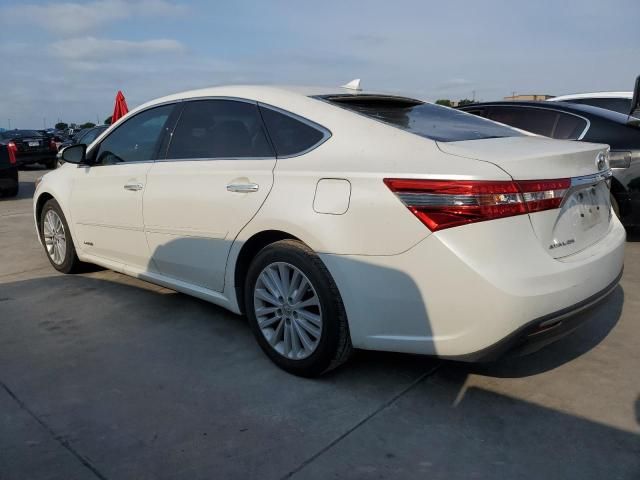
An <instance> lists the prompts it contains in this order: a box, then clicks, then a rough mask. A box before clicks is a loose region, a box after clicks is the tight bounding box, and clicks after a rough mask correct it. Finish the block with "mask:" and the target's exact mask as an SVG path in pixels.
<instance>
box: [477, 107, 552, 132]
mask: <svg viewBox="0 0 640 480" xmlns="http://www.w3.org/2000/svg"><path fill="white" fill-rule="evenodd" d="M489 118H490V119H491V120H495V121H496V122H500V123H504V124H506V125H511V126H512V127H516V128H520V129H522V130H526V131H527V132H531V133H536V134H538V135H544V136H545V137H550V136H551V134H552V132H553V127H554V125H555V123H556V119H557V118H558V112H555V111H553V110H543V109H540V108H526V107H491V109H490V110H489Z"/></svg>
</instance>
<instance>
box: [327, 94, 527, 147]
mask: <svg viewBox="0 0 640 480" xmlns="http://www.w3.org/2000/svg"><path fill="white" fill-rule="evenodd" d="M323 99H324V100H326V101H329V102H330V103H333V104H334V105H338V106H340V107H343V108H346V109H348V110H352V111H354V112H358V113H360V114H362V115H366V116H367V117H370V118H374V119H376V120H380V121H381V122H384V123H387V124H389V125H393V126H394V127H398V128H401V129H403V130H406V131H408V132H411V133H415V134H416V135H420V136H421V137H425V138H429V139H431V140H436V141H438V142H456V141H461V140H479V139H484V138H500V137H519V136H522V135H523V134H521V133H520V132H518V131H517V130H514V129H512V128H509V127H505V126H503V125H499V124H497V123H495V122H492V121H490V120H485V119H484V118H480V117H477V116H475V115H471V114H468V113H466V112H462V111H459V110H455V109H453V108H449V107H442V106H440V105H434V104H431V103H422V102H420V101H418V100H413V99H404V98H398V97H376V96H372V97H369V98H367V96H366V95H360V96H351V95H349V96H328V97H323Z"/></svg>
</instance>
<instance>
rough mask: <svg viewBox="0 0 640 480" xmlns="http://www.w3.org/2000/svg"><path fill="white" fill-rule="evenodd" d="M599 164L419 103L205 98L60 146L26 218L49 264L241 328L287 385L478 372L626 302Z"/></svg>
mask: <svg viewBox="0 0 640 480" xmlns="http://www.w3.org/2000/svg"><path fill="white" fill-rule="evenodd" d="M607 154H608V149H607V146H606V145H595V144H588V143H578V142H568V141H557V140H551V139H546V138H541V137H533V136H528V135H526V134H523V133H521V132H519V131H517V130H513V129H511V128H509V127H506V126H504V125H501V124H497V123H494V122H491V121H488V120H485V119H482V118H479V117H476V116H474V115H470V114H467V113H464V112H460V111H456V110H453V109H449V108H446V107H440V106H437V105H433V104H429V103H425V102H422V101H419V100H415V99H412V98H406V97H400V96H391V95H383V94H375V93H368V92H364V91H361V90H359V89H353V88H351V89H349V88H334V89H311V88H297V87H295V88H293V87H291V88H289V87H286V88H285V87H273V86H269V87H248V86H231V87H216V88H207V89H203V90H196V91H190V92H185V93H180V94H176V95H171V96H168V97H164V98H161V99H158V100H154V101H151V102H149V103H146V104H144V105H142V106H140V107H138V108H137V109H135V110H133V111H132V112H130V113H129V114H128V115H127V116H125V117H124V118H123V119H121V120H120V121H118V122H117V123H116V124H115V125H113V126H111V127H110V128H109V129H108V130H107V131H106V132H104V133H103V134H102V135H100V136H99V137H98V138H97V139H96V140H95V141H94V142H93V143H92V144H91V145H89V146H88V147H87V146H84V145H75V146H72V147H69V148H67V149H66V150H64V152H63V158H64V160H65V162H66V163H65V164H64V165H63V167H62V168H60V169H58V170H56V171H53V172H50V173H48V174H46V175H45V176H44V177H43V178H42V180H41V181H40V183H39V184H38V185H37V189H36V192H35V195H34V214H35V221H36V225H37V232H38V236H39V238H40V241H41V243H42V245H43V246H44V248H45V251H46V253H47V256H48V258H49V260H50V261H51V264H52V265H53V267H54V268H55V269H57V270H59V271H61V272H65V273H68V272H72V271H74V270H75V269H77V267H78V266H79V264H80V263H81V262H89V263H94V264H98V265H101V266H103V267H106V268H110V269H112V270H115V271H118V272H121V273H123V274H126V275H131V276H134V277H138V278H141V279H144V280H146V281H149V282H153V283H156V284H159V285H164V286H166V287H169V288H172V289H174V290H177V291H180V292H184V293H187V294H190V295H194V296H196V297H199V298H202V299H205V300H207V301H210V302H212V303H215V304H217V305H220V306H222V307H225V308H227V309H229V310H231V311H232V312H235V313H238V314H245V315H246V316H247V317H248V320H249V324H250V326H251V329H252V330H253V332H254V334H255V336H256V338H257V341H258V343H259V344H260V346H261V347H262V349H263V350H264V351H265V353H266V354H267V355H268V356H269V357H270V358H271V359H272V360H273V361H274V362H275V363H276V364H277V365H279V366H280V367H282V368H284V369H285V370H287V371H289V372H292V373H295V374H298V375H306V376H313V375H318V374H321V373H323V372H326V371H328V370H330V369H332V368H334V367H336V366H338V365H340V364H341V363H343V362H344V361H345V360H346V359H347V358H348V357H349V354H350V353H351V351H352V350H353V348H360V349H372V350H387V351H398V352H410V353H418V354H427V355H437V356H441V357H446V358H456V359H464V360H471V361H473V360H481V359H489V358H495V357H496V356H497V355H499V354H501V353H502V352H504V351H506V350H508V349H511V348H513V347H518V348H521V349H522V348H524V347H523V345H526V348H530V346H531V345H533V346H536V345H542V344H544V343H546V342H548V341H549V340H550V339H553V338H555V337H558V336H559V335H561V334H564V333H566V332H567V331H569V330H571V329H573V328H575V326H576V325H577V324H578V323H579V322H580V321H581V320H582V319H584V318H585V315H584V314H583V313H584V310H585V309H586V308H588V307H590V306H591V305H593V304H595V303H597V302H599V301H600V300H602V299H603V298H604V297H605V296H606V295H607V294H608V293H610V292H611V291H612V290H613V289H614V288H615V286H616V285H617V283H618V280H619V278H620V274H621V271H622V265H623V253H624V252H623V249H624V242H625V231H624V229H623V228H622V226H621V224H620V222H619V221H618V220H617V218H616V217H615V216H613V215H612V214H611V208H610V204H609V191H608V184H607V179H608V178H609V176H610V170H609V166H608V163H607V162H608V160H607Z"/></svg>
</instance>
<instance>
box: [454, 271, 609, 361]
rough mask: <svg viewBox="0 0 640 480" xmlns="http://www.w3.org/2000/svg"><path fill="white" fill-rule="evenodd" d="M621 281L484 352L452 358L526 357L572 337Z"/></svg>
mask: <svg viewBox="0 0 640 480" xmlns="http://www.w3.org/2000/svg"><path fill="white" fill-rule="evenodd" d="M620 278H622V271H621V272H620V273H619V274H618V276H617V277H616V279H615V280H614V281H613V282H611V283H610V284H609V285H607V287H606V288H604V289H603V290H601V291H600V292H597V293H596V294H594V295H592V296H591V297H589V298H586V299H585V300H582V301H581V302H578V303H576V304H575V305H571V306H569V307H566V308H563V309H562V310H560V311H557V312H553V313H550V314H548V315H545V316H543V317H541V318H537V319H535V320H532V321H531V322H529V323H528V324H526V325H523V326H522V327H520V328H519V329H518V330H516V331H515V332H513V333H511V334H510V335H508V336H507V337H505V338H503V339H502V340H500V341H499V342H497V343H495V344H494V345H491V346H490V347H487V348H485V349H483V350H480V351H477V352H474V353H470V354H467V355H459V356H457V357H450V359H452V360H459V361H463V362H488V361H493V360H496V359H498V358H500V357H501V356H503V355H505V354H507V353H509V354H514V355H526V354H529V353H533V352H535V351H537V350H539V349H541V348H543V347H545V346H546V345H549V344H550V343H553V342H555V341H556V340H559V339H561V338H562V337H564V336H566V335H568V334H570V333H571V332H573V331H574V330H575V329H577V328H578V327H580V326H581V325H582V324H583V323H584V322H585V321H586V320H588V319H589V318H590V317H589V315H588V314H589V312H590V311H591V310H592V309H593V308H595V307H596V306H598V305H599V304H601V303H602V302H604V301H605V300H606V298H607V297H608V296H609V295H610V294H611V293H613V291H614V290H615V289H616V287H617V286H618V283H619V282H620Z"/></svg>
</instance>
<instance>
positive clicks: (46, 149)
mask: <svg viewBox="0 0 640 480" xmlns="http://www.w3.org/2000/svg"><path fill="white" fill-rule="evenodd" d="M0 144H1V145H3V146H5V147H7V148H9V149H11V150H13V152H14V155H15V158H16V162H17V164H18V166H23V165H31V164H33V163H39V164H41V165H44V166H45V167H47V168H56V163H57V162H56V154H57V152H58V147H57V145H56V143H55V141H54V140H53V139H52V138H51V137H49V136H47V135H44V134H43V133H41V132H39V131H37V130H8V131H6V132H2V133H0Z"/></svg>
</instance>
